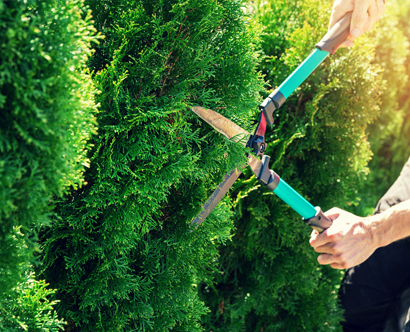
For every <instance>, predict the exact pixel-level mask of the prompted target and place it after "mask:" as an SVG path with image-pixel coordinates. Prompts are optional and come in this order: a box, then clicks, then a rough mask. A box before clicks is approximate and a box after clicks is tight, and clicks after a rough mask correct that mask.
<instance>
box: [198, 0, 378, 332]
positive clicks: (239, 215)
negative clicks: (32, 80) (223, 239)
mask: <svg viewBox="0 0 410 332" xmlns="http://www.w3.org/2000/svg"><path fill="white" fill-rule="evenodd" d="M329 6H330V4H329V2H328V1H325V0H323V1H317V0H308V1H296V2H292V5H290V4H289V2H288V1H276V0H272V1H269V2H267V1H255V2H254V3H253V6H252V10H253V11H254V13H255V16H256V17H257V18H258V19H259V20H260V21H261V22H262V24H263V25H264V26H265V27H266V28H265V30H264V35H263V51H264V53H265V54H266V56H268V57H269V58H268V59H267V60H266V61H265V63H264V64H263V67H262V70H263V72H264V73H265V75H266V76H265V77H266V80H267V85H268V90H269V91H272V90H273V89H274V88H275V87H277V86H278V85H279V84H281V83H282V82H283V80H284V79H285V78H286V77H287V76H288V75H289V74H290V73H291V72H292V71H293V70H294V69H295V68H296V67H297V66H298V65H299V64H300V63H301V61H302V60H303V59H304V58H306V57H307V56H308V55H309V53H310V52H311V50H312V49H313V48H314V45H315V44H316V43H317V42H318V41H319V40H320V39H321V37H322V36H323V35H324V34H325V32H326V30H327V24H328V18H329V17H330V7H329ZM356 44H357V45H356V47H355V48H354V49H352V50H346V49H340V50H339V51H338V52H337V53H336V55H334V56H331V57H329V58H328V59H326V60H325V62H324V63H323V64H322V65H321V66H320V67H319V68H318V69H317V70H316V71H315V72H314V73H313V74H312V75H311V76H310V77H309V78H308V80H307V81H306V82H304V83H303V84H302V85H301V87H300V88H299V89H298V90H297V91H296V92H295V93H294V94H293V95H292V96H290V97H289V98H288V100H287V101H286V103H285V104H284V105H283V106H282V107H281V108H280V110H279V111H278V112H277V117H276V120H275V125H274V127H271V128H269V129H268V133H267V137H266V140H267V142H268V149H267V151H266V154H268V155H270V156H271V168H272V169H274V170H275V171H276V172H277V173H278V174H279V175H281V177H282V178H283V179H284V180H285V181H287V182H288V183H289V184H290V185H292V186H293V187H294V188H295V189H296V190H297V191H298V192H300V193H302V194H303V195H304V196H305V197H306V198H307V199H309V200H310V201H311V202H312V203H313V204H317V205H320V206H321V207H322V209H323V210H325V211H326V210H327V209H329V208H331V207H333V206H339V207H341V208H348V207H349V205H352V204H356V203H357V184H358V183H359V182H360V181H361V180H362V179H363V177H364V175H365V174H366V173H367V172H368V170H367V167H366V166H367V163H368V161H369V159H370V157H371V151H370V146H369V143H368V141H367V139H366V128H367V125H368V124H369V123H370V122H371V121H373V120H374V119H375V118H376V116H377V114H378V110H379V104H380V94H381V92H382V91H383V89H384V88H385V85H384V82H383V79H382V70H381V68H380V66H379V65H378V64H373V62H374V61H375V47H376V43H375V40H374V39H372V38H371V37H369V36H364V37H362V38H360V40H358V41H357V42H356ZM254 117H256V114H255V115H254ZM269 143H270V144H269ZM246 175H247V176H246V178H245V179H242V180H239V181H237V183H236V184H235V190H234V191H233V193H232V198H233V199H234V202H235V215H234V219H235V227H236V232H235V235H234V237H233V239H232V243H228V244H227V245H226V246H224V247H221V254H220V260H219V264H220V265H219V271H220V273H219V274H218V277H217V280H216V283H215V284H213V285H209V284H204V285H203V286H202V288H201V289H202V296H203V299H204V301H205V302H206V303H207V304H208V306H209V307H210V308H211V310H212V313H211V314H210V315H209V316H207V317H205V318H204V324H205V327H206V330H207V331H214V332H215V331H224V332H226V331H275V332H279V331H286V332H290V331H333V330H340V329H341V327H340V325H339V321H340V319H341V315H342V312H341V310H340V309H339V307H338V302H337V289H338V284H339V283H340V279H341V277H342V273H341V272H340V271H337V270H332V269H331V268H330V267H328V266H325V267H323V266H320V265H319V264H318V263H317V261H316V256H317V255H316V253H315V252H314V251H313V249H312V248H311V247H310V245H309V243H308V240H309V235H310V232H311V229H310V228H309V227H307V226H306V225H304V223H303V221H302V220H301V218H300V216H298V215H297V214H296V213H295V212H293V211H291V210H290V208H289V207H287V206H286V205H285V204H284V203H283V202H281V201H280V200H279V199H278V198H277V197H275V195H274V194H273V193H271V192H268V191H267V190H266V189H265V188H263V186H261V185H260V184H259V183H258V181H257V180H256V179H255V177H254V176H253V175H252V174H251V172H250V171H249V170H247V171H246Z"/></svg>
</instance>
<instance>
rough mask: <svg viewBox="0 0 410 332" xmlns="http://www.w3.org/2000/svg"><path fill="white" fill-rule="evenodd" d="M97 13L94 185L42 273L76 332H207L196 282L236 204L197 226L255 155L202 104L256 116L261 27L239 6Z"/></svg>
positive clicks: (116, 7) (196, 1) (125, 7)
mask: <svg viewBox="0 0 410 332" xmlns="http://www.w3.org/2000/svg"><path fill="white" fill-rule="evenodd" d="M89 5H90V6H91V7H92V9H93V12H94V13H95V16H94V18H95V21H96V23H95V24H96V27H97V29H98V31H100V32H102V33H103V34H104V35H105V39H104V41H103V42H102V43H101V44H100V45H99V46H96V49H95V55H94V56H93V58H92V59H91V60H90V63H89V65H90V67H91V69H92V70H94V71H95V74H94V82H95V84H96V86H97V88H98V90H99V91H100V93H99V94H98V95H97V97H96V100H97V102H98V103H99V105H100V106H99V113H98V116H97V118H98V123H99V129H98V135H96V136H94V137H93V139H92V144H93V148H92V150H91V151H90V159H91V164H90V168H89V169H88V170H87V172H86V174H85V181H86V183H87V184H86V185H85V186H83V187H82V188H80V189H78V190H74V191H72V192H71V193H69V194H68V195H66V196H65V197H64V199H63V200H61V201H59V202H56V212H57V213H58V215H59V216H60V218H56V219H55V220H54V222H53V225H52V227H51V228H50V229H48V230H45V231H44V234H43V236H42V239H43V240H42V241H43V250H44V252H43V256H44V257H43V268H44V271H43V275H44V276H45V277H46V279H47V281H48V282H49V283H50V284H51V286H52V287H53V288H56V289H58V298H59V299H60V300H61V302H60V304H59V306H58V309H59V312H60V313H61V314H62V315H63V317H64V318H65V319H66V320H68V322H69V326H70V331H87V332H88V331H91V330H96V331H110V332H111V331H170V330H172V331H189V332H192V331H200V330H202V327H201V325H200V319H201V316H203V315H205V314H206V313H207V312H208V309H207V307H206V305H205V304H204V303H203V302H201V301H200V299H199V297H198V288H197V285H198V284H199V282H201V281H203V280H208V281H211V279H212V278H213V273H212V272H213V271H215V267H216V264H217V255H218V252H217V248H218V246H219V245H220V244H221V243H224V242H225V241H226V240H228V239H229V238H230V232H231V229H232V221H231V216H232V212H231V211H230V203H229V201H228V200H225V201H224V202H223V203H222V204H221V205H220V206H219V207H218V209H216V210H215V212H214V213H213V214H212V215H211V216H210V217H209V219H207V221H206V222H205V223H204V224H203V225H202V226H201V227H200V228H199V229H198V230H195V231H194V232H192V233H190V232H188V225H189V222H190V221H191V220H192V219H193V218H194V217H195V215H196V214H197V213H198V212H199V211H200V209H201V205H202V204H203V203H204V202H205V200H206V198H207V196H208V195H209V194H210V192H211V190H212V189H214V187H215V186H216V184H217V183H218V181H220V180H221V179H222V177H223V175H224V174H225V172H226V171H227V169H229V168H230V166H229V165H231V166H232V164H235V163H236V160H241V159H243V157H242V154H243V151H242V149H241V150H238V149H237V148H236V146H234V145H232V144H228V142H226V141H225V140H224V139H223V137H222V136H221V135H220V134H217V133H216V132H215V131H214V130H213V129H212V128H210V127H209V126H208V125H205V124H204V123H203V122H202V121H201V120H200V119H198V118H197V116H196V115H195V114H194V113H192V112H191V111H190V106H192V105H198V104H199V105H204V106H207V107H210V108H213V109H216V110H219V111H220V112H222V113H223V114H224V115H226V116H228V117H230V118H232V119H234V120H235V121H236V122H238V123H239V124H241V123H243V122H244V121H248V119H249V115H250V112H251V111H252V110H255V109H256V106H257V103H258V101H259V95H258V91H259V90H261V89H262V85H263V84H262V80H261V77H260V75H258V73H257V72H256V70H255V69H256V66H257V63H258V54H257V52H256V51H255V45H256V44H257V43H258V38H259V37H258V34H259V28H258V26H257V25H255V24H254V23H252V22H251V21H250V20H248V19H247V17H246V16H244V14H243V12H242V10H241V6H242V5H243V4H242V1H236V0H227V1H213V0H188V1H176V0H175V1H89ZM249 126H250V125H249V124H248V127H249ZM225 153H228V155H229V159H227V158H226V156H225Z"/></svg>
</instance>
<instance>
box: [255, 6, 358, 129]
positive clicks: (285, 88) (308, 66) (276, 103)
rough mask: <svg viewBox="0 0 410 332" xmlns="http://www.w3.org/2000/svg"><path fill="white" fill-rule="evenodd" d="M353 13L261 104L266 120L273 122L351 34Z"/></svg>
mask: <svg viewBox="0 0 410 332" xmlns="http://www.w3.org/2000/svg"><path fill="white" fill-rule="evenodd" d="M351 18H352V13H351V12H350V13H347V14H346V15H345V16H343V18H342V19H341V20H340V21H339V22H337V23H336V24H335V25H334V26H333V28H332V29H330V30H329V31H328V33H327V34H326V35H325V36H324V37H323V38H322V40H321V41H320V42H319V43H317V44H316V48H315V50H314V51H313V52H312V53H311V54H310V55H309V56H308V57H307V58H306V59H305V61H303V62H302V63H301V64H300V65H299V67H298V68H296V69H295V71H294V72H293V73H292V74H290V75H289V77H288V78H287V79H286V80H285V81H284V82H283V83H282V84H281V85H280V86H279V87H278V88H277V89H276V90H275V91H273V92H272V93H271V94H270V95H269V96H268V97H267V98H266V99H265V100H264V101H263V103H262V104H261V105H260V109H261V111H262V112H263V114H264V115H265V118H266V122H267V123H268V124H269V125H272V124H273V113H274V111H275V110H277V109H278V108H279V107H281V106H282V105H283V103H284V102H285V101H286V99H287V98H288V97H289V96H290V95H291V94H292V93H293V91H295V90H296V89H297V88H298V87H299V86H300V85H301V84H302V83H303V82H304V81H305V79H306V78H307V77H308V76H309V75H310V74H311V73H312V72H313V71H314V70H315V69H316V68H317V67H318V66H319V65H320V64H321V63H322V62H323V60H325V59H326V57H327V56H328V55H329V54H334V53H335V52H336V50H337V49H338V48H339V46H340V45H341V44H342V43H343V42H344V41H345V40H346V38H347V37H348V36H349V34H350V20H351Z"/></svg>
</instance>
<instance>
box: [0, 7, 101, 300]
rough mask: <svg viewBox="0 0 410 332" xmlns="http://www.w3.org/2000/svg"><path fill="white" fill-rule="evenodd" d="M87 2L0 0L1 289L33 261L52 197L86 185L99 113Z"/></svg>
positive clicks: (46, 220) (8, 287) (93, 30)
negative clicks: (88, 67) (90, 68)
mask: <svg viewBox="0 0 410 332" xmlns="http://www.w3.org/2000/svg"><path fill="white" fill-rule="evenodd" d="M81 7H82V2H81V1H77V0H75V1H67V2H65V1H60V2H59V4H58V5H57V4H56V2H55V1H51V0H47V1H34V0H32V1H4V0H1V1H0V31H1V33H0V45H1V47H0V59H1V62H0V113H1V121H0V201H1V204H0V225H1V226H0V241H1V246H0V293H2V292H3V291H6V290H9V289H10V288H11V287H14V286H15V284H16V281H17V280H18V275H19V273H20V272H21V271H22V270H24V267H25V266H26V264H24V262H26V261H27V260H29V259H30V257H31V254H32V251H33V250H34V248H35V247H36V231H37V229H38V228H39V226H40V225H45V224H47V223H48V222H49V219H50V212H51V210H52V203H51V197H52V196H53V195H54V196H61V195H62V194H63V192H65V191H66V190H67V188H69V187H78V186H80V185H81V183H82V172H83V168H84V165H85V164H86V163H87V158H86V149H87V143H86V141H87V139H88V138H89V136H90V135H91V132H92V130H93V128H94V118H93V112H94V111H95V104H94V100H93V91H94V88H93V84H92V82H91V80H90V77H89V75H88V74H87V72H86V71H82V68H83V66H84V64H85V61H86V59H87V57H88V55H89V54H90V45H89V43H90V41H91V40H93V39H94V37H92V34H94V33H95V29H94V28H93V27H92V26H91V23H90V14H89V13H88V14H87V13H86V12H83V11H82V10H81V9H80V8H81ZM82 16H84V18H82ZM78 31H81V32H80V33H78Z"/></svg>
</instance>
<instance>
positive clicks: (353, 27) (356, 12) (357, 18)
mask: <svg viewBox="0 0 410 332" xmlns="http://www.w3.org/2000/svg"><path fill="white" fill-rule="evenodd" d="M373 2H374V1H372V0H361V1H355V5H354V9H353V15H352V21H351V24H350V35H351V38H350V39H356V38H357V37H359V36H360V35H361V34H362V33H363V32H364V30H365V26H366V25H367V21H368V20H369V15H368V13H367V11H368V9H369V7H370V6H371V5H372V3H373ZM352 37H353V38H352Z"/></svg>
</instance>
